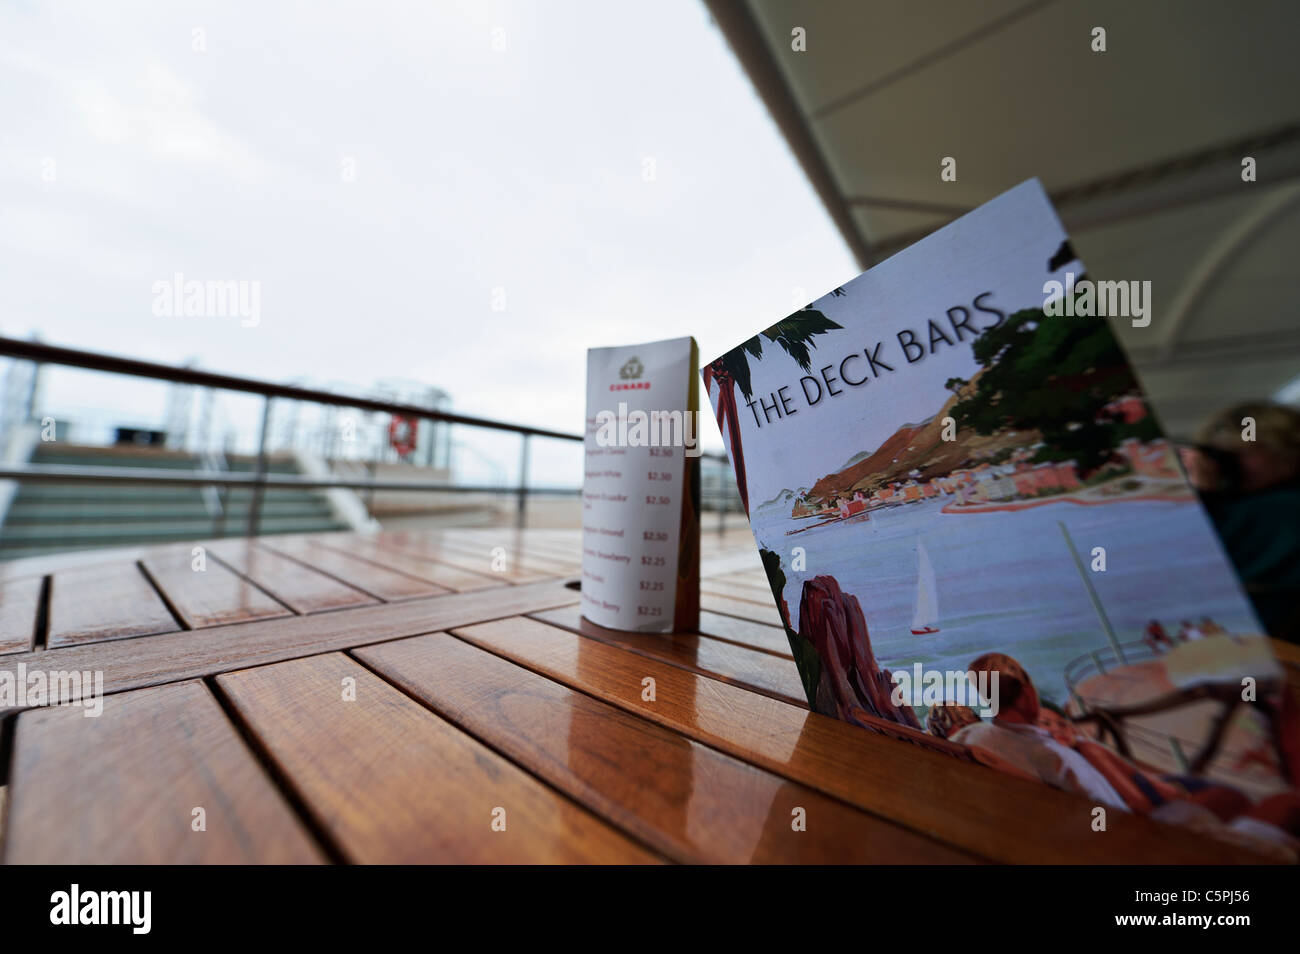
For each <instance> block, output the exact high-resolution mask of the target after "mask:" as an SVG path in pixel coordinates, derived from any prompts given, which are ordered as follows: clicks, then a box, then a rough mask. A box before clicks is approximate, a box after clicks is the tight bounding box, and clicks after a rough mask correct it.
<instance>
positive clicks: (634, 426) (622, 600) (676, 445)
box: [582, 338, 700, 632]
mask: <svg viewBox="0 0 1300 954" xmlns="http://www.w3.org/2000/svg"><path fill="white" fill-rule="evenodd" d="M698 366H699V350H698V348H697V346H696V344H695V339H694V338H674V339H671V340H668V341H656V342H652V343H649V344H641V345H628V346H625V347H618V348H592V349H591V350H589V351H588V352H587V421H586V442H585V460H586V464H585V470H584V476H583V488H582V615H583V616H585V617H586V618H587V619H589V620H591V621H592V622H593V623H596V624H597V625H600V626H604V627H607V628H609V629H620V630H637V631H642V632H674V631H677V632H690V631H694V630H695V629H696V628H697V627H698V624H699V537H700V524H699V468H698V456H697V452H698V443H697V440H696V438H697V431H696V423H697V411H698V408H699V386H698V383H697V382H698V380H699V375H698Z"/></svg>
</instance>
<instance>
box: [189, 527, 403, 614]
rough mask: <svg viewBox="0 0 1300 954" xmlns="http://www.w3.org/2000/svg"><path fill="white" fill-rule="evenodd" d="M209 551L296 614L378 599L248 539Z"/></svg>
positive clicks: (373, 601)
mask: <svg viewBox="0 0 1300 954" xmlns="http://www.w3.org/2000/svg"><path fill="white" fill-rule="evenodd" d="M208 552H209V553H211V554H214V555H215V556H216V557H217V559H219V560H221V562H223V563H226V564H228V565H229V566H231V567H233V568H234V569H235V570H236V571H237V572H239V573H241V574H243V575H244V576H246V577H248V578H249V579H250V580H252V581H253V582H254V583H256V584H257V585H258V586H259V587H261V588H262V589H264V590H266V591H267V592H268V593H270V594H271V595H272V596H274V597H275V598H276V599H278V600H279V601H280V602H281V603H283V604H285V605H286V606H288V607H289V608H290V609H292V610H293V611H294V612H295V613H301V614H306V613H320V612H324V611H325V610H335V609H342V608H344V607H349V606H367V605H372V604H374V603H376V602H377V600H376V599H375V598H374V597H373V596H370V595H369V594H367V593H363V592H361V590H358V589H356V588H355V587H352V586H348V585H347V584H346V583H340V582H339V581H338V580H336V579H334V577H332V576H326V575H325V574H324V573H318V572H317V571H315V570H313V569H311V568H310V567H307V566H304V565H303V564H301V563H299V562H297V561H296V560H291V559H289V558H288V557H286V556H281V555H280V554H279V553H276V552H274V551H272V550H268V549H265V548H264V547H259V546H257V545H256V544H254V543H253V542H251V541H249V540H232V541H230V542H229V543H218V544H213V545H211V546H210V547H209V551H208Z"/></svg>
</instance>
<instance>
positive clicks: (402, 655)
mask: <svg viewBox="0 0 1300 954" xmlns="http://www.w3.org/2000/svg"><path fill="white" fill-rule="evenodd" d="M702 543H703V558H702V567H703V569H702V576H703V582H702V606H703V613H702V616H701V625H700V630H701V631H700V632H699V633H679V634H675V635H647V634H626V633H615V632H611V631H608V630H603V629H599V628H597V627H594V626H592V625H590V624H589V623H586V622H585V621H583V620H582V619H581V618H580V615H579V594H578V591H577V589H576V580H577V578H578V574H579V563H580V535H579V533H578V532H577V531H568V530H531V531H523V532H516V531H509V530H445V531H430V532H411V531H406V532H386V533H381V534H376V535H358V534H348V533H341V534H316V535H305V536H296V537H263V538H260V539H258V540H256V541H248V540H243V539H239V540H213V541H207V542H202V543H199V544H195V545H194V546H189V545H186V546H161V547H145V548H137V549H130V550H119V551H111V552H110V551H99V552H94V551H88V552H81V553H75V554H69V555H63V556H57V557H47V558H38V559H31V560H19V561H14V562H12V563H9V564H6V565H3V566H2V567H0V685H3V684H4V682H5V680H6V679H7V680H8V681H9V684H10V687H11V689H12V688H13V687H15V686H17V685H18V684H19V683H20V682H21V683H23V684H24V686H25V687H26V688H25V689H24V692H26V691H27V688H31V687H34V686H35V685H37V683H34V682H33V679H32V676H33V674H36V673H40V674H43V675H42V678H41V680H40V681H41V682H44V683H45V684H47V686H48V693H47V694H46V696H45V697H43V698H41V697H36V698H32V697H30V696H25V697H24V698H21V699H19V698H17V697H14V698H10V699H9V700H8V701H7V702H0V705H7V706H8V708H5V709H2V710H0V715H2V716H3V717H4V723H5V725H4V728H5V731H3V732H0V772H2V773H3V782H4V788H3V789H2V790H0V791H3V794H4V805H3V809H4V811H3V817H4V828H3V832H0V835H2V837H3V848H2V852H3V854H2V857H3V860H4V861H5V862H6V863H86V862H99V863H105V862H109V863H112V862H124V863H176V862H203V863H209V862H211V863H242V862H252V863H285V862H289V863H296V862H303V863H313V862H339V863H368V862H374V863H392V862H397V863H404V862H524V863H528V862H604V863H642V862H645V863H659V862H705V863H730V862H903V863H926V862H938V863H988V862H1032V863H1071V862H1089V863H1097V862H1117V863H1127V862H1140V863H1152V862H1157V863H1158V862H1169V863H1184V862H1187V863H1225V862H1247V863H1249V862H1255V861H1258V860H1260V859H1259V858H1258V857H1257V856H1255V855H1253V854H1251V853H1250V852H1248V851H1246V850H1245V849H1243V848H1239V847H1236V846H1233V845H1229V844H1225V843H1220V842H1216V841H1210V840H1208V839H1205V838H1203V837H1199V836H1197V835H1195V834H1192V833H1190V832H1186V831H1182V830H1179V829H1175V828H1171V827H1168V826H1164V825H1160V824H1158V823H1155V822H1153V821H1150V820H1148V819H1144V818H1140V817H1136V816H1131V815H1118V814H1116V813H1112V814H1111V817H1110V819H1109V824H1108V826H1107V829H1108V830H1107V831H1106V832H1101V833H1099V832H1095V831H1093V829H1092V825H1091V821H1092V808H1093V806H1092V805H1091V804H1090V803H1089V802H1088V801H1086V800H1084V799H1081V798H1076V797H1074V796H1071V795H1068V794H1066V793H1063V792H1060V791H1056V790H1054V789H1050V788H1047V787H1045V786H1042V785H1039V784H1035V783H1032V782H1029V781H1024V780H1021V779H1019V778H1013V777H1010V776H1006V775H1003V774H1001V773H998V772H995V771H994V770H992V769H989V768H986V767H984V766H981V765H978V764H975V763H973V762H970V761H966V760H963V759H960V758H956V757H954V756H953V755H952V754H950V753H948V752H945V751H943V749H942V746H941V745H937V744H935V745H930V744H926V743H925V741H924V740H923V739H910V740H909V739H906V738H894V737H890V736H887V735H884V734H877V733H873V732H869V731H865V730H862V729H859V728H854V727H852V726H849V725H846V724H844V723H841V722H838V721H836V720H833V719H829V718H825V717H822V716H819V715H816V714H813V713H810V712H809V711H808V709H807V706H806V703H805V701H804V695H803V691H802V688H801V685H800V682H799V678H798V673H797V671H796V668H795V665H794V662H793V660H792V658H791V656H790V650H789V646H788V644H787V642H786V638H785V635H784V632H783V630H782V629H781V627H780V621H779V619H778V617H777V613H776V610H775V608H774V606H773V604H772V600H771V595H770V591H769V590H768V588H767V584H766V581H765V579H764V577H763V574H762V570H761V567H760V566H759V563H758V560H757V557H756V554H755V551H754V546H753V540H752V537H751V536H750V535H749V533H748V531H747V530H745V531H732V532H729V533H727V534H725V535H717V534H712V533H706V534H705V535H704V537H703V540H702ZM200 548H201V549H200ZM1282 648H1284V649H1286V648H1287V647H1282ZM1291 649H1292V650H1293V648H1291ZM1290 666H1291V667H1292V668H1291V673H1292V675H1293V676H1294V675H1295V674H1296V673H1297V672H1300V669H1296V668H1295V666H1296V659H1295V657H1294V653H1292V658H1291V660H1290ZM72 673H88V674H95V673H102V679H103V684H102V691H103V693H104V696H103V698H102V713H101V714H99V715H98V717H95V718H87V717H86V716H87V713H88V712H89V711H92V710H91V707H90V706H89V705H87V706H78V705H58V706H54V705H50V704H49V703H51V702H73V701H75V700H76V699H78V698H82V697H86V696H88V695H89V694H90V685H91V684H92V683H91V680H92V679H93V675H92V676H88V677H87V681H86V685H85V686H82V687H81V688H80V689H78V688H77V684H76V682H74V681H72V680H71V679H70V674H72ZM59 674H62V675H59ZM24 680H25V681H24ZM32 694H33V695H34V694H35V693H34V691H33V693H32Z"/></svg>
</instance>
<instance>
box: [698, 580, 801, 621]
mask: <svg viewBox="0 0 1300 954" xmlns="http://www.w3.org/2000/svg"><path fill="white" fill-rule="evenodd" d="M701 587H703V584H701ZM700 609H703V610H708V611H709V612H711V613H723V614H725V615H727V616H738V617H740V618H741V619H750V620H753V621H754V622H756V623H763V624H765V625H767V626H780V625H781V614H780V613H779V612H777V609H776V602H775V601H774V600H772V599H770V598H769V599H768V600H767V601H766V602H758V601H755V600H741V599H736V598H735V597H733V596H719V595H718V594H717V593H709V592H706V591H704V590H703V589H701V592H700Z"/></svg>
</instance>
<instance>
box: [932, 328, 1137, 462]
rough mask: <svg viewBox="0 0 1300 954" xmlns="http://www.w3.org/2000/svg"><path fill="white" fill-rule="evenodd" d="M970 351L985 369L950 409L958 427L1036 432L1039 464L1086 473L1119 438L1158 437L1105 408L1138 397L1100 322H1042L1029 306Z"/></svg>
mask: <svg viewBox="0 0 1300 954" xmlns="http://www.w3.org/2000/svg"><path fill="white" fill-rule="evenodd" d="M972 348H973V349H974V355H975V360H976V361H978V362H979V364H980V365H981V366H982V367H983V369H984V370H983V372H982V373H981V374H980V375H979V376H978V378H977V379H976V381H975V383H974V386H973V387H968V388H966V389H965V391H964V392H962V393H964V394H965V397H964V398H963V399H962V400H960V401H958V402H957V403H956V404H955V405H954V406H953V409H952V415H953V417H954V418H955V419H956V421H957V423H958V425H959V426H961V427H970V428H973V429H974V430H975V431H976V432H977V433H979V434H984V435H988V434H994V433H997V432H999V431H1002V430H1020V429H1033V430H1036V431H1038V432H1039V433H1040V434H1041V435H1042V436H1043V441H1044V442H1045V444H1046V446H1045V447H1043V448H1042V449H1040V450H1039V452H1038V455H1037V457H1036V459H1037V460H1039V461H1045V460H1074V461H1076V462H1077V463H1078V465H1079V470H1080V471H1081V472H1082V473H1084V474H1087V473H1089V472H1091V471H1095V470H1096V469H1097V468H1098V467H1101V466H1102V465H1103V464H1106V463H1107V462H1109V461H1111V460H1112V459H1114V456H1115V448H1116V447H1117V446H1118V444H1119V442H1120V441H1121V440H1123V439H1124V438H1125V437H1137V438H1139V439H1143V440H1148V439H1150V438H1152V437H1155V436H1157V435H1158V433H1159V429H1158V427H1157V425H1156V423H1155V421H1154V420H1153V419H1152V418H1151V416H1150V415H1148V416H1147V417H1145V418H1143V419H1142V420H1140V421H1137V422H1135V423H1133V424H1126V423H1124V421H1123V419H1122V418H1121V417H1120V416H1119V415H1118V414H1114V413H1112V412H1110V411H1108V410H1107V405H1109V404H1110V403H1111V402H1112V401H1114V400H1115V399H1116V398H1119V397H1121V396H1123V395H1125V394H1127V393H1130V392H1133V391H1136V390H1137V381H1136V380H1135V379H1134V377H1133V372H1132V369H1131V368H1130V367H1129V365H1128V362H1127V361H1126V360H1125V358H1124V353H1123V352H1122V351H1121V350H1120V347H1119V343H1118V342H1117V341H1116V340H1115V335H1114V334H1113V333H1112V332H1111V330H1110V327H1109V325H1107V324H1106V322H1105V321H1104V320H1103V319H1100V318H1048V317H1046V316H1045V315H1044V314H1043V312H1042V309H1039V308H1030V309H1026V310H1024V311H1018V312H1016V313H1015V314H1013V315H1011V316H1010V317H1008V318H1007V319H1006V320H1004V321H1003V322H1002V323H1001V324H999V325H998V326H997V327H996V328H992V329H990V330H989V331H986V332H984V333H983V334H982V335H980V337H979V338H977V339H976V340H975V341H974V342H973V343H972ZM950 383H951V382H950Z"/></svg>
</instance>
